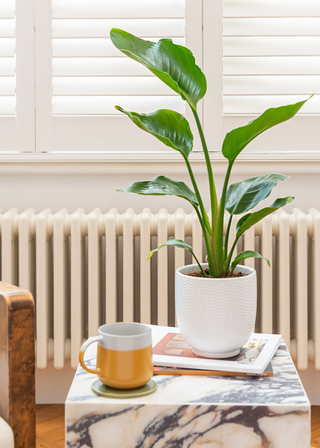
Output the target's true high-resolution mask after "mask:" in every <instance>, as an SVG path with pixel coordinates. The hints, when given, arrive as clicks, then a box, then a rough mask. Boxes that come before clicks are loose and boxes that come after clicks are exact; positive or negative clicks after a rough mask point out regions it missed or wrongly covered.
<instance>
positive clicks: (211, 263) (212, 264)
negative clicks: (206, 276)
mask: <svg viewBox="0 0 320 448" xmlns="http://www.w3.org/2000/svg"><path fill="white" fill-rule="evenodd" d="M194 209H195V211H196V213H197V216H198V219H199V222H200V225H201V228H202V232H203V237H204V241H205V244H206V248H207V256H208V264H209V273H210V275H214V276H218V275H219V272H218V270H217V262H216V259H215V256H214V253H213V251H212V247H211V242H210V238H212V237H211V236H210V234H209V232H208V231H207V228H206V226H205V224H204V221H203V219H202V216H201V214H200V212H199V210H198V209H197V207H194ZM195 258H196V257H195ZM211 267H212V268H213V272H212V270H211V269H210V268H211Z"/></svg>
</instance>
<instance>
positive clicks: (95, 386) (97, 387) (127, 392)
mask: <svg viewBox="0 0 320 448" xmlns="http://www.w3.org/2000/svg"><path fill="white" fill-rule="evenodd" d="M157 387H158V386H157V383H156V382H155V381H153V380H150V381H148V382H147V384H145V385H144V386H141V387H137V388H136V389H114V388H113V387H109V386H106V385H105V384H103V383H102V382H101V381H100V380H96V381H95V382H94V383H92V385H91V389H92V390H93V392H94V393H96V394H97V395H100V396H101V397H107V398H138V397H144V396H145V395H150V394H152V393H153V392H155V391H156V390H157Z"/></svg>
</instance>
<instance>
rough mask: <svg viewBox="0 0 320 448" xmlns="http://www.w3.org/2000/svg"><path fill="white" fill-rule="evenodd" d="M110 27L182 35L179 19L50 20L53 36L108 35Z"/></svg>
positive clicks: (145, 34)
mask: <svg viewBox="0 0 320 448" xmlns="http://www.w3.org/2000/svg"><path fill="white" fill-rule="evenodd" d="M111 28H121V29H124V30H126V31H128V32H129V33H132V34H136V35H138V36H140V37H166V36H170V37H183V36H184V20H181V19H167V20H162V19H110V20H108V19H88V20H82V19H74V20H72V19H70V20H68V19H66V20H60V19H55V20H53V21H52V36H53V38H60V37H62V38H66V37H98V38H102V37H109V36H110V30H111Z"/></svg>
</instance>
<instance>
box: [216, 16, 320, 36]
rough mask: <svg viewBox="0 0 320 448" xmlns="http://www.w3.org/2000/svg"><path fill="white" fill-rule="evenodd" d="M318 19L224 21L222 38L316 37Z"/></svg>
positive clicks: (317, 33) (318, 25) (319, 21)
mask: <svg viewBox="0 0 320 448" xmlns="http://www.w3.org/2000/svg"><path fill="white" fill-rule="evenodd" d="M319 30H320V18H317V17H310V18H272V19H270V18H264V19H261V18H249V19H242V18H236V19H224V20H223V35H224V36H317V35H319Z"/></svg>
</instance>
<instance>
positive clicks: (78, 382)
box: [66, 343, 310, 406]
mask: <svg viewBox="0 0 320 448" xmlns="http://www.w3.org/2000/svg"><path fill="white" fill-rule="evenodd" d="M95 353H96V347H95V346H94V344H93V345H92V346H90V347H89V348H88V350H87V351H86V355H85V361H86V364H87V365H88V367H91V368H95V356H96V355H95ZM272 367H273V372H274V376H273V377H216V376H213V377H210V376H205V377H202V376H201V377H197V376H188V375H181V376H179V375H172V376H161V375H156V376H154V377H153V380H154V381H156V382H157V385H158V390H157V391H156V392H155V393H154V394H152V395H149V396H146V397H141V398H132V399H128V400H121V403H122V404H126V403H131V404H138V403H143V404H163V403H168V404H169V403H175V404H184V403H188V404H191V403H203V404H204V403H206V404H210V403H212V404H218V403H223V404H227V403H229V404H242V405H249V404H250V405H254V404H264V405H271V404H276V405H279V404H281V405H307V406H310V403H309V400H308V397H307V395H306V393H305V391H304V389H303V386H302V384H301V381H300V378H299V375H298V374H297V371H296V368H295V366H294V364H293V362H292V359H291V357H290V354H289V352H288V349H287V347H286V345H285V344H284V343H283V344H282V345H280V347H279V349H278V350H277V352H276V354H275V356H274V358H273V360H272ZM96 379H97V376H96V375H92V374H90V373H87V372H86V371H85V370H83V369H82V367H80V366H79V367H78V370H77V372H76V374H75V377H74V380H73V383H72V386H71V388H70V391H69V394H68V396H67V400H66V404H69V403H70V404H71V403H86V404H90V403H91V404H96V403H105V402H106V401H107V402H108V403H109V404H116V403H119V400H117V399H110V398H103V397H99V396H97V395H96V394H95V393H94V392H92V390H91V384H92V383H93V382H94V381H95V380H96Z"/></svg>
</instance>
